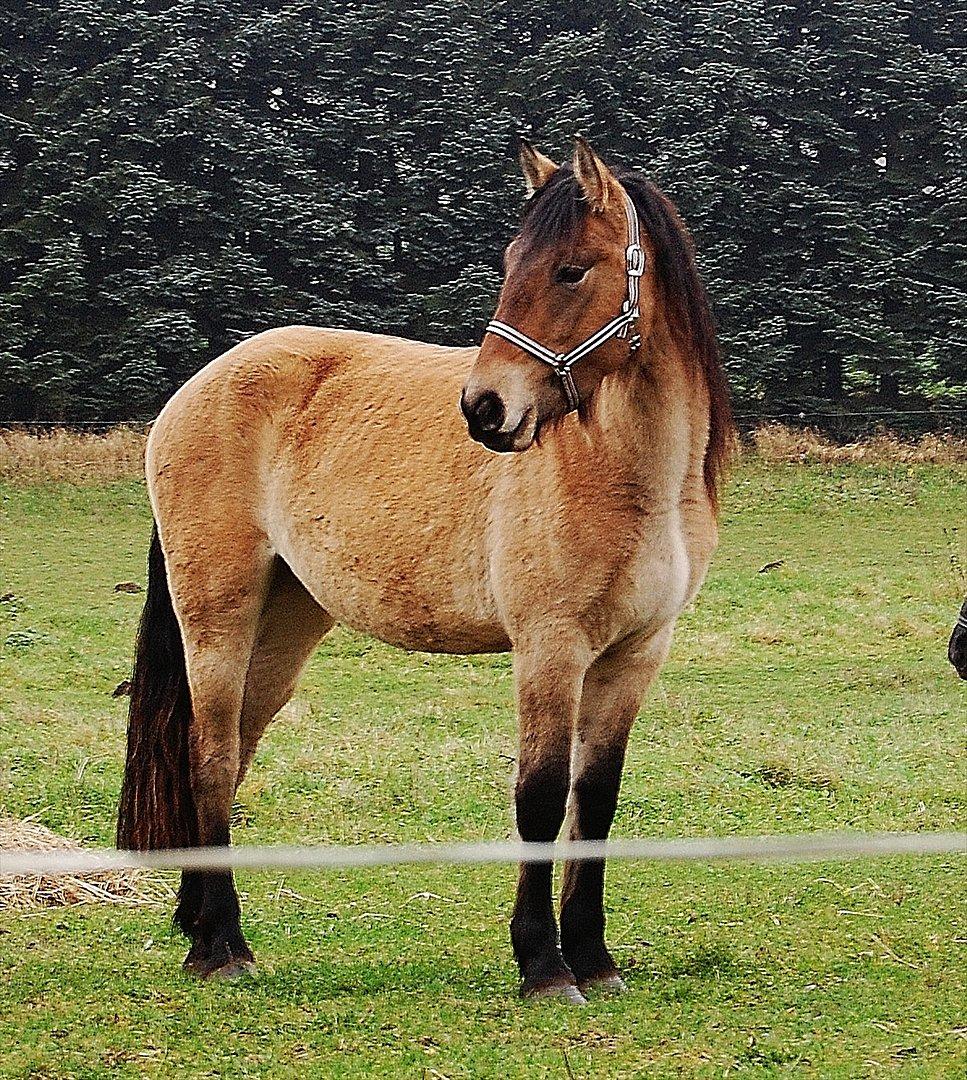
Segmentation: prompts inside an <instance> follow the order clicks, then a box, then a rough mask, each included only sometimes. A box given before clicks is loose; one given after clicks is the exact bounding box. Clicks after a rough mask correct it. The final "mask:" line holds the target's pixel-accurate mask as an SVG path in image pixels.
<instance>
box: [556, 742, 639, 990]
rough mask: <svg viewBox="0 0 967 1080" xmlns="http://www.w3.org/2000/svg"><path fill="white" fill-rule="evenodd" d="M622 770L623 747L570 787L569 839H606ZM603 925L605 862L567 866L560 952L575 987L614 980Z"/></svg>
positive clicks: (600, 758)
mask: <svg viewBox="0 0 967 1080" xmlns="http://www.w3.org/2000/svg"><path fill="white" fill-rule="evenodd" d="M623 764H624V747H623V746H622V747H620V748H613V749H610V750H608V751H607V752H605V753H602V754H601V755H600V756H598V757H597V758H596V759H595V760H594V761H593V762H589V763H588V764H587V765H586V766H585V767H584V768H583V769H582V770H581V773H580V774H579V775H578V777H577V778H576V779H575V783H574V826H573V829H572V832H571V836H572V839H581V840H605V839H607V836H608V833H609V832H610V830H611V822H612V821H613V820H614V813H615V808H616V807H617V803H618V787H619V784H620V782H621V768H622V765H623ZM604 924H605V917H604V860H597V859H595V860H588V861H586V862H577V863H568V865H567V867H566V868H565V872H564V885H563V889H562V894H561V950H562V952H563V955H564V959H565V961H566V962H567V964H568V966H569V967H570V968H571V970H572V971H573V972H574V975H575V977H576V978H577V980H578V982H579V983H583V982H588V981H593V980H597V979H607V978H610V977H612V976H614V975H616V974H617V968H616V966H615V963H614V960H613V959H612V957H611V954H610V953H609V952H608V948H607V946H606V945H605V942H604Z"/></svg>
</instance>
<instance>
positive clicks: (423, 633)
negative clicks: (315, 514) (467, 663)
mask: <svg viewBox="0 0 967 1080" xmlns="http://www.w3.org/2000/svg"><path fill="white" fill-rule="evenodd" d="M312 524H314V525H315V527H314V528H310V527H308V526H307V525H306V526H304V527H303V528H301V529H299V530H298V538H297V541H296V542H294V543H293V542H291V541H290V542H284V543H283V544H280V545H279V547H280V554H282V556H283V558H285V560H286V562H287V563H288V564H289V566H290V567H291V568H292V570H293V572H294V573H295V574H296V576H297V577H298V578H299V579H300V581H302V583H303V584H304V585H305V586H306V588H307V589H308V590H309V592H310V593H311V594H312V596H313V597H314V598H315V600H316V601H317V602H318V603H319V604H320V605H321V606H322V607H323V608H325V610H326V611H328V612H329V614H330V615H332V617H333V618H334V619H336V620H337V621H338V622H341V623H343V624H345V625H346V626H349V627H351V628H352V629H354V630H359V631H360V632H362V633H366V634H370V635H371V636H373V637H376V638H379V639H380V640H382V641H385V642H388V643H389V644H391V645H396V646H398V647H400V648H404V649H417V650H421V651H426V652H445V653H480V652H502V651H505V650H507V649H509V648H510V642H509V640H508V638H507V632H506V630H505V629H504V627H503V625H502V624H501V621H500V619H499V617H498V615H497V611H496V607H495V604H494V602H493V599H492V597H491V596H490V594H489V592H488V589H487V584H486V576H485V574H484V572H483V568H482V567H480V566H477V565H476V563H477V561H478V560H477V559H476V558H475V554H474V550H473V545H472V544H464V545H460V544H458V543H457V544H455V543H454V537H453V536H448V537H439V536H427V535H405V534H402V535H400V534H397V532H396V530H394V529H393V528H392V527H391V526H389V527H387V523H385V522H384V523H383V526H382V527H381V528H380V529H379V530H378V531H375V532H374V533H373V535H369V529H368V528H367V527H366V526H365V525H362V524H361V523H360V522H359V521H358V520H356V521H355V522H354V524H353V527H352V528H351V529H341V528H340V527H339V522H338V520H332V519H329V520H328V521H326V522H325V523H324V524H323V523H318V522H316V523H312Z"/></svg>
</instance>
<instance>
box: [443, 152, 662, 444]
mask: <svg viewBox="0 0 967 1080" xmlns="http://www.w3.org/2000/svg"><path fill="white" fill-rule="evenodd" d="M520 162H521V166H522V168H523V171H524V177H525V179H526V181H527V186H528V189H529V190H530V192H531V198H530V201H529V203H528V206H527V210H526V212H525V215H524V221H523V225H522V227H521V231H520V233H519V234H518V235H517V237H516V238H515V239H514V240H513V241H512V242H511V244H510V245H509V246H508V248H507V251H506V253H505V255H504V267H505V276H504V284H503V287H502V289H501V292H500V299H499V301H498V304H497V311H496V313H495V315H494V321H493V322H492V323H491V324H490V326H489V327H488V332H487V334H486V335H485V337H484V341H483V344H482V346H481V348H480V352H479V354H478V356H477V359H476V362H475V363H474V366H473V369H472V370H471V372H470V378H469V379H468V380H467V384H466V386H465V387H464V390H463V395H462V398H461V408H462V409H463V413H464V416H466V418H467V426H468V428H469V431H470V435H471V436H472V437H473V438H474V439H477V440H478V441H479V442H482V443H483V444H484V445H485V446H487V447H489V448H490V449H491V450H502V451H506V450H518V451H519V450H526V449H527V448H528V447H529V446H530V445H531V444H532V443H533V442H534V439H535V438H536V437H537V435H538V433H539V432H540V430H541V428H542V427H543V426H544V425H546V424H547V423H549V422H552V421H554V420H558V419H560V418H561V417H563V416H564V415H565V414H567V413H568V412H570V411H572V410H573V409H576V408H578V406H579V404H581V403H584V402H586V401H588V399H589V398H590V397H591V395H592V394H593V393H594V391H595V389H596V388H597V387H598V386H599V384H600V383H601V380H602V379H603V378H604V377H605V376H606V375H609V374H611V373H612V372H614V371H616V370H617V369H619V368H621V367H622V366H623V365H626V364H628V363H629V361H630V357H631V355H632V353H633V351H634V349H635V348H636V345H637V340H638V338H637V336H636V335H638V334H645V335H646V334H647V333H648V331H649V328H650V324H651V320H652V315H653V311H654V307H655V302H654V287H653V284H652V277H653V275H652V274H651V273H650V272H649V263H650V256H651V254H652V252H651V241H650V238H649V237H648V236H647V235H642V236H641V237H640V250H639V251H637V252H636V251H630V252H629V244H630V243H632V244H633V243H634V241H636V240H638V237H637V231H638V219H637V215H636V213H635V211H634V207H633V206H632V204H631V202H630V199H629V197H628V196H627V194H626V193H625V190H624V188H623V187H622V186H621V183H620V182H619V180H618V179H617V178H616V177H615V176H614V174H613V173H612V172H611V170H610V169H609V168H608V167H607V166H606V165H605V164H604V162H602V161H601V160H600V158H598V157H597V155H596V154H595V153H594V151H593V150H592V149H591V147H590V146H588V144H587V143H586V142H585V141H584V140H583V139H578V140H577V143H576V145H575V150H574V160H573V162H572V164H571V165H570V166H564V167H563V168H560V167H558V166H557V165H556V164H555V163H554V162H553V161H551V160H550V158H547V157H545V156H544V155H543V154H540V153H538V152H537V151H536V150H534V149H533V148H532V147H530V146H529V145H528V144H527V143H523V144H522V146H521V152H520ZM609 330H610V332H608V331H609ZM599 332H600V333H599ZM599 337H600V338H601V340H600V341H596V339H598V338H599ZM583 349H586V351H583V352H582V350H583ZM576 353H582V355H580V356H575V355H574V354H576ZM542 354H543V355H542Z"/></svg>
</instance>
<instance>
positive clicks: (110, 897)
mask: <svg viewBox="0 0 967 1080" xmlns="http://www.w3.org/2000/svg"><path fill="white" fill-rule="evenodd" d="M80 846H81V845H80V844H78V843H77V842H76V841H75V840H68V839H67V838H66V837H63V836H58V835H57V834H56V833H52V832H51V831H50V829H47V828H45V827H44V826H43V825H38V824H37V822H36V821H32V820H31V819H30V818H27V819H26V820H25V821H18V820H17V819H16V818H12V817H9V816H7V815H6V814H0V850H3V849H7V850H13V851H51V850H58V851H77V850H79V849H80ZM172 895H173V892H172V890H171V888H170V887H169V886H168V885H167V883H166V882H165V881H164V880H163V879H161V878H159V877H157V876H153V875H150V874H148V873H146V872H145V871H143V870H115V871H111V872H102V873H92V874H63V875H58V876H57V877H45V876H43V875H40V874H24V875H15V874H0V911H16V912H27V911H33V910H36V909H37V908H50V907H68V906H73V905H75V904H123V905H125V906H126V907H136V906H139V905H142V904H165V903H168V902H169V901H170V900H171V897H172Z"/></svg>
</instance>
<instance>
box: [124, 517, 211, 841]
mask: <svg viewBox="0 0 967 1080" xmlns="http://www.w3.org/2000/svg"><path fill="white" fill-rule="evenodd" d="M190 724H191V695H190V694H189V691H188V675H187V672H186V670H185V650H184V646H183V645H182V640H181V631H180V630H179V628H178V622H177V620H176V619H175V612H174V608H173V607H172V606H171V594H170V593H169V591H168V577H167V574H166V572H165V556H164V552H163V551H162V550H161V541H160V540H159V539H158V526H157V525H155V527H154V531H153V532H152V534H151V548H150V551H149V553H148V590H147V596H146V598H145V602H144V611H143V612H142V613H141V625H140V627H139V628H138V641H137V648H136V651H135V660H134V674H133V675H132V676H131V706H130V710H129V712H128V752H127V761H126V763H125V766H124V783H123V785H122V787H121V805H120V807H119V808H118V829H117V845H118V847H119V848H127V849H132V850H136V851H147V850H150V849H153V848H178V847H192V846H194V845H195V844H197V843H198V822H197V818H196V815H195V800H194V797H193V796H192V791H191V777H190V773H189V768H190V766H189V756H188V729H189V726H190Z"/></svg>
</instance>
